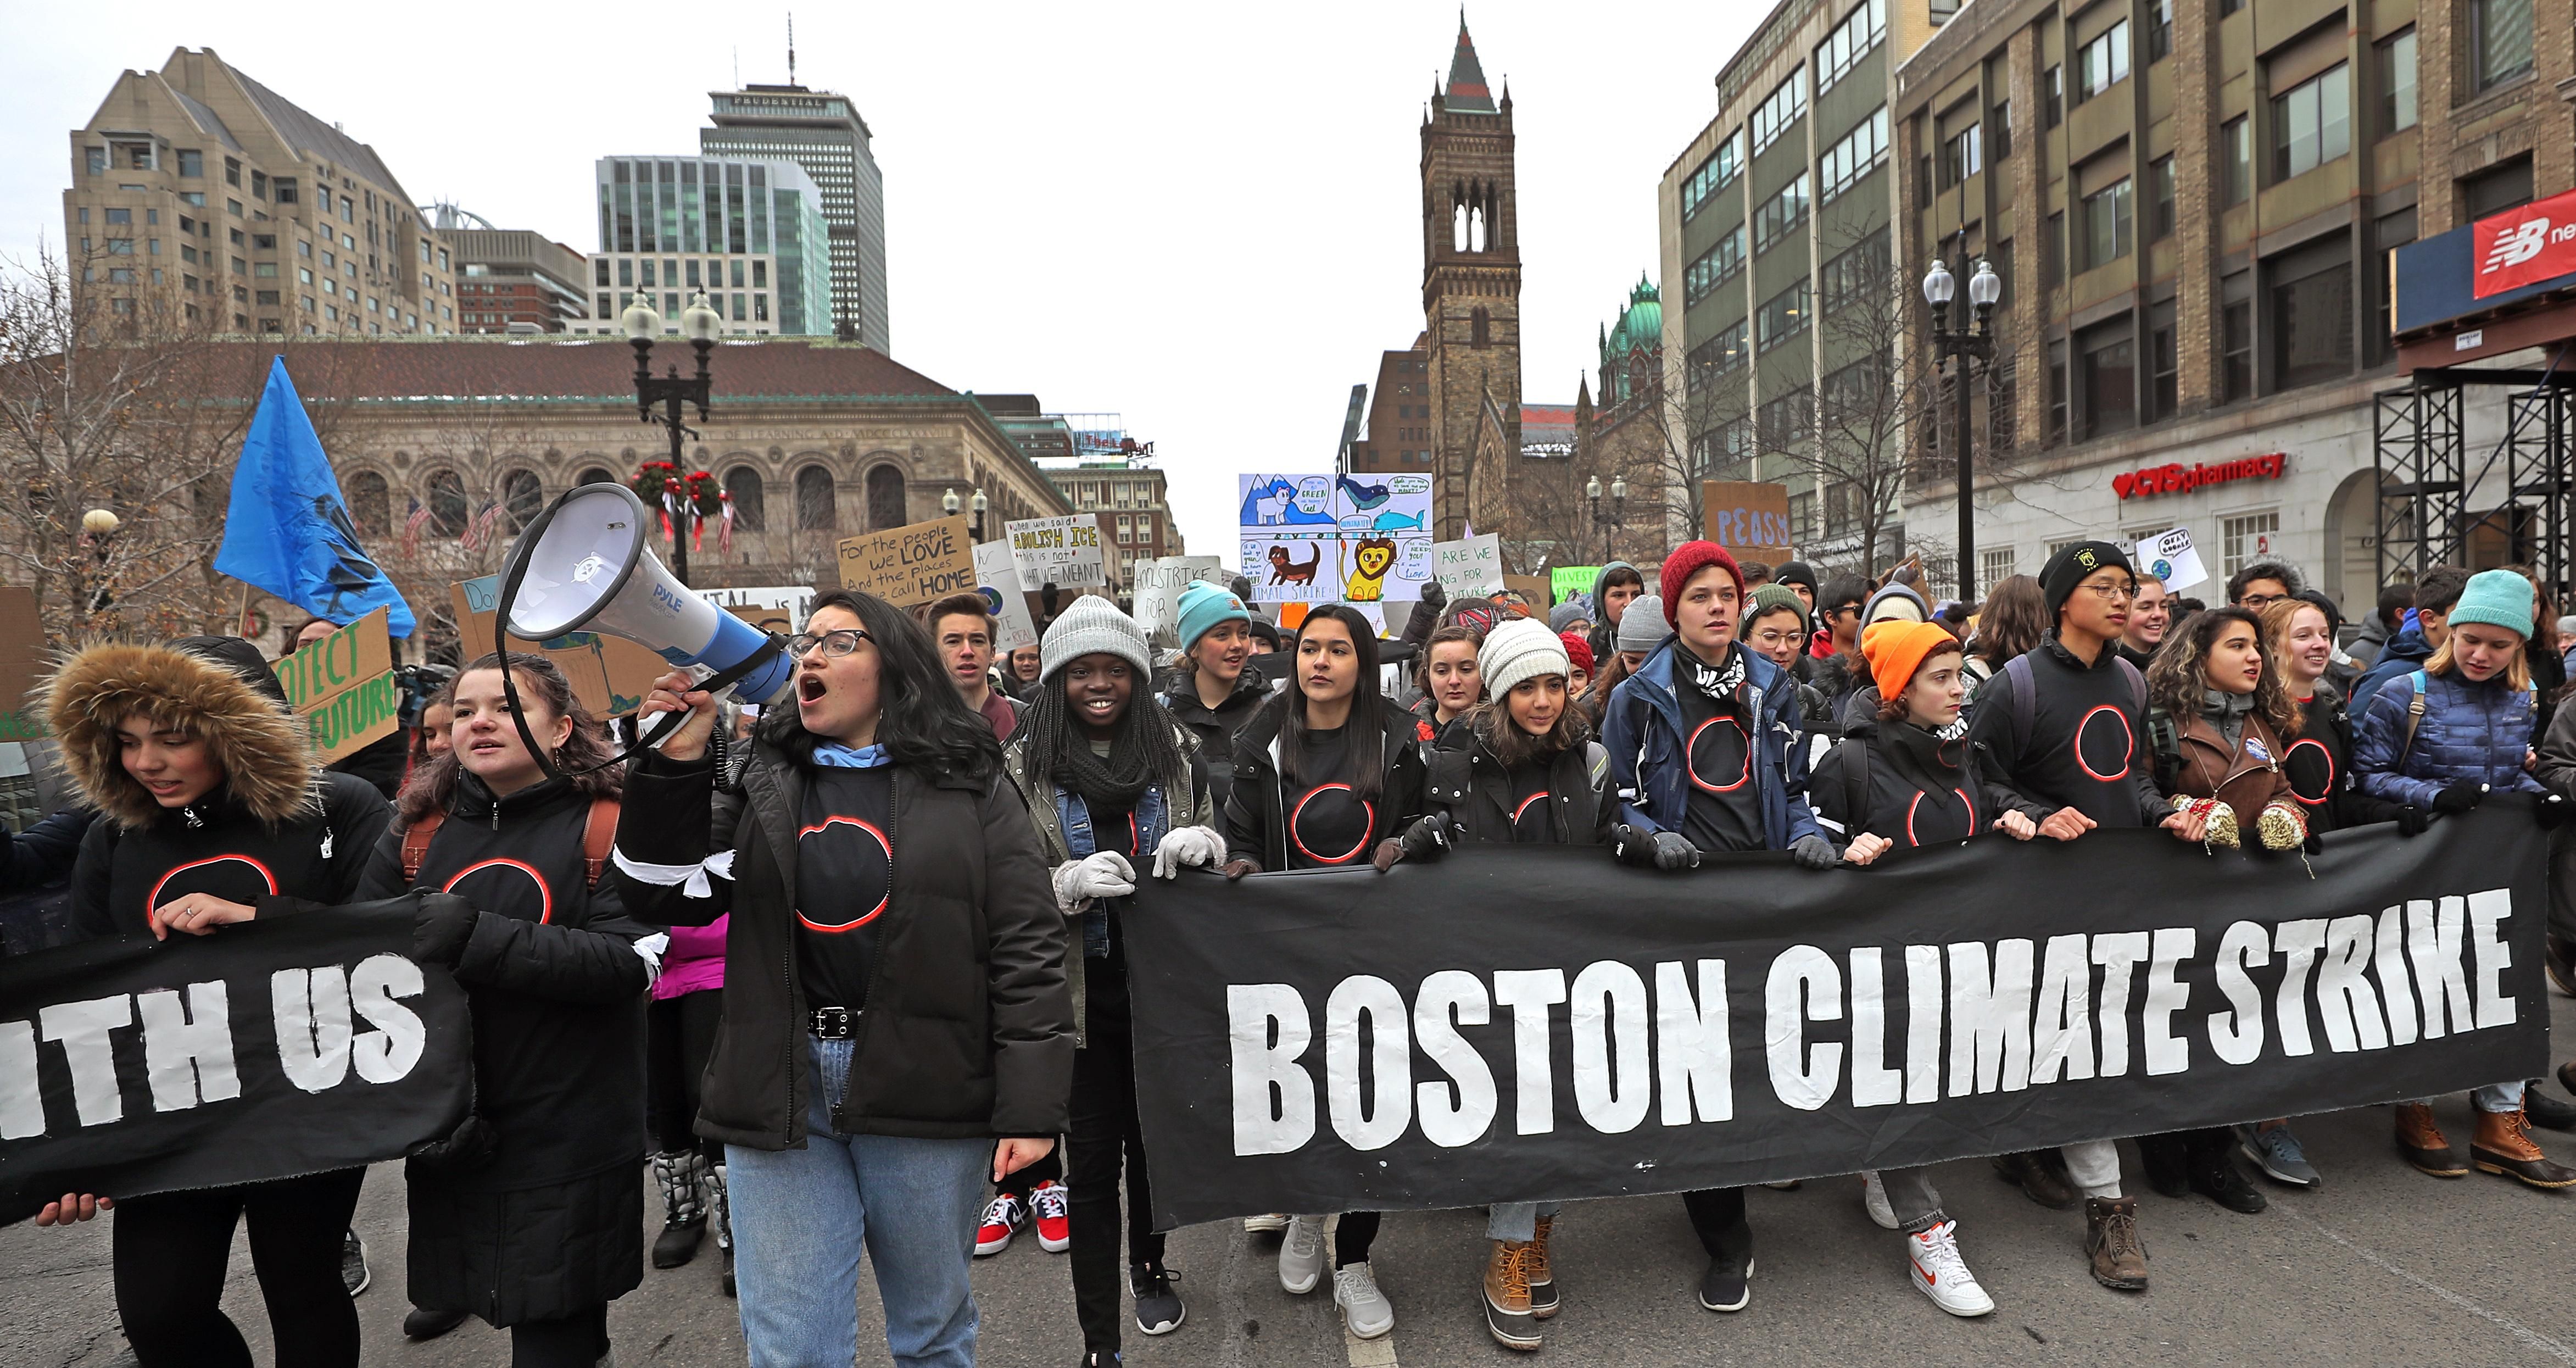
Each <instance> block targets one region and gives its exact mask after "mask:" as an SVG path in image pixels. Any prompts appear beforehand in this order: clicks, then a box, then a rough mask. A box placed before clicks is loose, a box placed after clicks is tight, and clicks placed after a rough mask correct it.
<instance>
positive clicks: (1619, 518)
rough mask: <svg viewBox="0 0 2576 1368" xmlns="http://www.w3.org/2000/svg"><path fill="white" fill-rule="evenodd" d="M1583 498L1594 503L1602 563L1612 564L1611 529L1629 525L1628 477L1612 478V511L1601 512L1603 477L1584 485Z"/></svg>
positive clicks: (1587, 481)
mask: <svg viewBox="0 0 2576 1368" xmlns="http://www.w3.org/2000/svg"><path fill="white" fill-rule="evenodd" d="M1583 497H1585V498H1587V499H1590V500H1591V501H1592V525H1593V526H1594V527H1597V528H1600V529H1601V563H1602V564H1603V565H1608V564H1609V563H1610V529H1612V528H1614V527H1625V526H1627V525H1628V477H1626V476H1624V475H1613V476H1611V477H1610V511H1609V512H1607V513H1604V512H1602V511H1601V477H1600V476H1598V475H1595V476H1593V477H1592V478H1591V479H1589V480H1586V481H1584V483H1583Z"/></svg>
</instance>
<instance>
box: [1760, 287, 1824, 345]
mask: <svg viewBox="0 0 2576 1368" xmlns="http://www.w3.org/2000/svg"><path fill="white" fill-rule="evenodd" d="M1810 311H1811V310H1810V307H1809V301H1808V297H1807V281H1806V279H1805V278H1804V277H1800V278H1799V280H1798V283H1796V284H1794V285H1791V286H1790V287H1789V288H1787V289H1785V290H1782V291H1781V292H1780V293H1778V294H1776V295H1773V296H1771V297H1770V298H1769V299H1767V300H1764V301H1763V303H1762V309H1761V312H1760V313H1758V314H1756V315H1755V316H1754V324H1753V331H1754V335H1755V337H1756V339H1757V340H1758V341H1759V342H1760V344H1761V348H1762V350H1764V351H1769V350H1771V349H1772V348H1773V347H1776V346H1778V345H1780V344H1781V343H1783V342H1786V341H1788V340H1789V339H1790V338H1792V337H1795V336H1797V335H1798V334H1800V333H1802V332H1805V331H1806V330H1807V315H1808V313H1809V312H1810Z"/></svg>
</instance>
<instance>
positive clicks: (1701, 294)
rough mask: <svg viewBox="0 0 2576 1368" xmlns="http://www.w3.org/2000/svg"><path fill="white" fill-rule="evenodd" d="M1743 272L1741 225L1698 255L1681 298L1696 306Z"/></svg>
mask: <svg viewBox="0 0 2576 1368" xmlns="http://www.w3.org/2000/svg"><path fill="white" fill-rule="evenodd" d="M1743 269H1744V225H1742V224H1740V223H1739V224H1737V225H1736V226H1734V227H1732V228H1729V229H1727V230H1726V235H1725V236H1724V237H1721V238H1719V239H1718V240H1717V243H1716V245H1714V246H1712V247H1710V248H1709V249H1708V250H1707V251H1705V252H1702V253H1700V254H1699V256H1698V258H1697V259H1696V260H1694V261H1692V262H1691V264H1690V269H1689V271H1688V272H1686V273H1685V281H1684V286H1683V295H1684V298H1685V302H1686V303H1690V304H1697V303H1698V302H1700V301H1701V300H1703V299H1706V298H1708V296H1709V294H1710V292H1711V291H1714V290H1715V289H1716V288H1717V287H1718V286H1720V285H1723V284H1725V283H1726V282H1727V281H1729V280H1732V279H1734V277H1735V273H1736V272H1738V271H1741V270H1743Z"/></svg>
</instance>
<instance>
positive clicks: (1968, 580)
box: [1923, 230, 2004, 603]
mask: <svg viewBox="0 0 2576 1368" xmlns="http://www.w3.org/2000/svg"><path fill="white" fill-rule="evenodd" d="M1959 269H1960V270H1961V271H1963V272H1964V271H1966V270H1967V269H1968V235H1967V233H1966V232H1965V231H1964V230H1963V231H1961V233H1960V234H1959ZM1958 289H1959V282H1958V277H1956V276H1953V275H1951V274H1950V268H1949V267H1947V266H1945V265H1943V264H1942V263H1941V258H1940V257H1938V256H1935V257H1933V258H1932V270H1931V271H1930V273H1929V274H1927V275H1925V276H1924V277H1923V301H1924V302H1925V303H1927V304H1930V305H1931V306H1932V364H1933V366H1934V367H1935V368H1938V367H1939V366H1940V364H1941V363H1942V362H1943V361H1946V360H1956V361H1957V362H1958V363H1959V366H1958V370H1957V372H1956V375H1957V377H1958V386H1957V396H1958V407H1959V437H1958V455H1959V555H1958V567H1959V569H1958V584H1959V601H1960V602H1962V603H1974V602H1976V599H1977V560H1976V557H1977V532H1976V502H1975V499H1974V497H1973V496H1974V494H1975V491H1976V472H1975V471H1974V470H1973V469H1972V468H1971V467H1970V458H1971V456H1972V455H1973V454H1974V451H1975V436H1974V434H1973V433H1971V432H1970V430H1969V423H1970V421H1971V419H1972V418H1973V416H1974V415H1973V414H1971V413H1970V411H1969V409H1970V405H1969V400H1968V396H1969V395H1970V393H1971V392H1972V391H1971V389H1970V380H1971V378H1972V377H1973V376H1974V375H1975V374H1976V368H1977V367H1978V366H1979V365H1984V366H1986V367H1987V368H1989V369H1991V368H1992V367H1993V365H1994V360H1995V338H1994V333H1993V331H1992V327H1993V315H1994V311H1995V301H1996V300H1998V299H2001V298H2003V292H2004V282H2003V278H2002V277H2001V276H1998V275H1996V274H1995V268H1994V267H1992V266H1989V265H1987V264H1986V261H1985V258H1983V257H1979V258H1978V259H1977V269H1976V272H1975V273H1974V274H1973V275H1970V276H1969V277H1968V302H1969V303H1970V304H1971V305H1973V306H1975V308H1976V311H1977V330H1976V331H1975V332H1968V331H1966V330H1965V329H1962V330H1960V331H1958V332H1952V331H1950V328H1949V319H1950V300H1951V299H1952V297H1953V296H1955V295H1956V294H1957V293H1958ZM1962 321H1963V322H1964V321H1965V319H1964V318H1963V319H1962Z"/></svg>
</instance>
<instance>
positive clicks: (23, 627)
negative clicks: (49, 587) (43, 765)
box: [0, 585, 45, 741]
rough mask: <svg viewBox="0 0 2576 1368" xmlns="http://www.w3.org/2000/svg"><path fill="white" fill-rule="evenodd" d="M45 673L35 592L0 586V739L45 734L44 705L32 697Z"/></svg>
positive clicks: (29, 738) (42, 631) (27, 738)
mask: <svg viewBox="0 0 2576 1368" xmlns="http://www.w3.org/2000/svg"><path fill="white" fill-rule="evenodd" d="M44 673H45V624H44V621H43V619H42V618H40V617H39V616H38V615H37V613H36V591H35V590H33V589H24V588H19V587H16V586H14V585H13V586H10V587H7V588H0V741H33V740H36V739H37V738H39V737H42V736H43V735H44V734H45V705H44V702H43V700H41V699H39V698H36V697H35V696H34V694H35V691H36V681H37V680H38V679H41V678H43V677H44Z"/></svg>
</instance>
